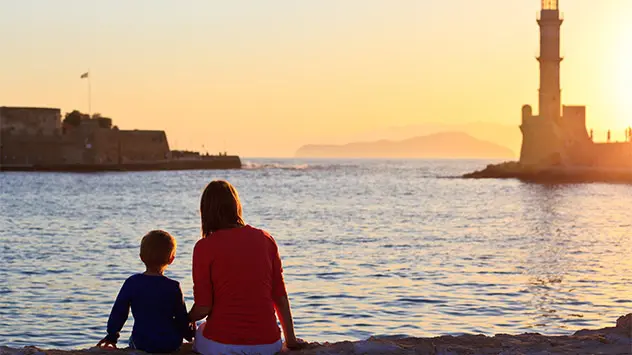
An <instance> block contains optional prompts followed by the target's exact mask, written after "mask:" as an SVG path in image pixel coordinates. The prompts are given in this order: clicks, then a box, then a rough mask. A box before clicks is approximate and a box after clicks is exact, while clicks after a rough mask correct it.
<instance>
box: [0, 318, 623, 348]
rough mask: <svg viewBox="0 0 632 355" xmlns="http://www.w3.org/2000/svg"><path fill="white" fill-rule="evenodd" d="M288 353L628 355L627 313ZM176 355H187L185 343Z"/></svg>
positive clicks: (336, 344)
mask: <svg viewBox="0 0 632 355" xmlns="http://www.w3.org/2000/svg"><path fill="white" fill-rule="evenodd" d="M113 353H116V354H120V355H127V354H129V355H139V354H142V352H139V351H134V350H127V349H122V350H100V349H96V348H91V349H84V350H44V349H39V348H36V347H32V346H28V347H24V348H21V349H13V348H9V347H5V346H0V355H90V354H92V355H106V354H110V355H111V354H113ZM291 353H292V354H308V355H317V354H318V355H329V354H331V355H334V354H416V355H426V354H427V355H474V354H478V355H491V354H496V355H498V354H502V355H513V354H515V355H518V354H523V355H544V354H622V355H623V354H625V355H630V354H632V313H630V314H628V315H626V316H622V317H620V318H619V319H618V320H617V322H616V326H614V327H608V328H603V329H597V330H580V331H577V332H575V333H574V334H573V335H567V336H544V335H540V334H537V333H526V334H520V335H507V334H498V335H495V336H493V337H487V336H484V335H461V336H441V337H436V338H390V337H379V338H369V339H368V340H365V341H356V342H350V341H345V342H339V343H333V344H330V343H322V344H321V343H314V344H311V345H310V346H309V347H308V348H307V349H304V350H301V351H293V352H291ZM177 354H178V355H189V354H193V352H192V351H191V344H185V345H184V346H183V347H182V349H181V350H180V351H179V352H178V353H177Z"/></svg>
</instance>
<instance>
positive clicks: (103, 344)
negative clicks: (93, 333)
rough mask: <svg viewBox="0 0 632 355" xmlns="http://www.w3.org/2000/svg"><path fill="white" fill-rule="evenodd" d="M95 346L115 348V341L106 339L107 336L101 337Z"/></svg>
mask: <svg viewBox="0 0 632 355" xmlns="http://www.w3.org/2000/svg"><path fill="white" fill-rule="evenodd" d="M97 348H101V349H116V343H113V342H111V341H109V340H107V338H103V339H101V341H100V342H99V343H98V344H97Z"/></svg>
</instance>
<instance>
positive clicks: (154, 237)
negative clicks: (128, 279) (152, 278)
mask: <svg viewBox="0 0 632 355" xmlns="http://www.w3.org/2000/svg"><path fill="white" fill-rule="evenodd" d="M175 252H176V239H175V238H174V237H172V236H171V234H169V233H167V232H165V231H163V230H153V231H151V232H149V233H147V234H145V236H144V237H143V240H142V241H141V242H140V258H141V259H142V260H143V263H145V265H146V266H147V267H154V268H162V267H165V266H167V265H169V262H170V261H171V257H172V256H173V255H174V253H175Z"/></svg>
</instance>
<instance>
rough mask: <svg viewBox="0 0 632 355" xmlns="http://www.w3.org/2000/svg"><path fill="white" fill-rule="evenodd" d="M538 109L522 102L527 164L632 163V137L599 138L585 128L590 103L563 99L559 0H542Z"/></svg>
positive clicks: (630, 165)
mask: <svg viewBox="0 0 632 355" xmlns="http://www.w3.org/2000/svg"><path fill="white" fill-rule="evenodd" d="M541 2H542V3H541V5H542V7H541V11H540V15H539V17H538V19H537V21H538V25H539V27H540V55H539V57H538V58H537V60H538V62H539V64H540V90H539V111H540V112H539V114H538V115H534V114H533V110H532V108H531V106H529V105H525V106H523V107H522V124H521V125H520V130H521V131H522V136H523V138H522V148H521V151H520V163H521V164H523V165H566V166H585V167H603V168H632V139H631V138H630V137H629V136H628V137H627V142H621V143H610V142H607V143H595V142H594V141H593V137H592V135H591V134H589V133H588V132H587V130H586V107H585V106H567V105H562V100H561V87H560V64H561V62H562V57H561V56H560V28H561V26H562V22H563V19H562V18H561V16H560V11H559V0H541Z"/></svg>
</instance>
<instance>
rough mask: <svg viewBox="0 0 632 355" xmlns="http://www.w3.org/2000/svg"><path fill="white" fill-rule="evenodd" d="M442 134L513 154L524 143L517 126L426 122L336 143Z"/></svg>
mask: <svg viewBox="0 0 632 355" xmlns="http://www.w3.org/2000/svg"><path fill="white" fill-rule="evenodd" d="M441 132H463V133H466V134H469V135H470V136H472V137H474V138H478V139H481V140H484V141H488V142H491V143H496V144H498V145H501V146H503V147H507V148H509V149H511V150H512V151H513V152H519V151H520V145H521V143H522V134H521V133H520V128H518V125H517V124H516V125H504V124H500V123H494V122H480V121H479V122H467V123H456V124H446V123H436V122H426V123H420V124H416V125H409V126H400V127H387V128H381V129H376V130H372V131H365V132H358V133H356V134H353V135H349V136H345V137H340V139H339V140H338V141H337V142H336V143H340V142H341V140H342V141H343V142H344V141H346V142H368V141H376V140H380V139H388V140H393V141H401V140H404V139H409V138H413V137H419V136H426V135H431V134H435V133H441Z"/></svg>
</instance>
